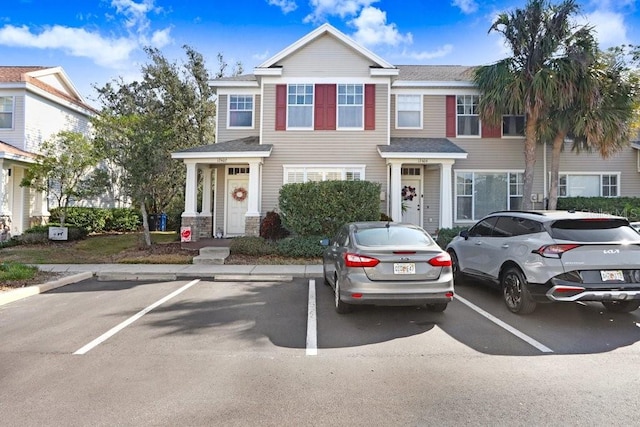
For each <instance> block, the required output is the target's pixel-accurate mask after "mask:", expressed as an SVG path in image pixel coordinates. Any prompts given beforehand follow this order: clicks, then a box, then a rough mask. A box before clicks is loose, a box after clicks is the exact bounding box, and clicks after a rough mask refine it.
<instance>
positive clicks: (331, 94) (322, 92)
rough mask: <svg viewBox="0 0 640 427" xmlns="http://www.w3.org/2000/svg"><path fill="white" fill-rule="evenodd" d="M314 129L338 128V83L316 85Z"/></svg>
mask: <svg viewBox="0 0 640 427" xmlns="http://www.w3.org/2000/svg"><path fill="white" fill-rule="evenodd" d="M314 104H315V105H314V112H313V114H314V120H313V121H314V125H313V127H314V129H315V130H335V129H336V85H320V84H318V85H316V86H315V100H314Z"/></svg>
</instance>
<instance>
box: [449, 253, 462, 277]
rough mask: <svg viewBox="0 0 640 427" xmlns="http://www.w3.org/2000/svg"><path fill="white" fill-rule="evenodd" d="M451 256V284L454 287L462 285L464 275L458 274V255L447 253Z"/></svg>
mask: <svg viewBox="0 0 640 427" xmlns="http://www.w3.org/2000/svg"><path fill="white" fill-rule="evenodd" d="M449 256H451V271H452V272H453V283H454V284H456V285H463V284H464V274H462V273H461V272H460V263H459V262H458V255H456V253H455V252H454V251H449Z"/></svg>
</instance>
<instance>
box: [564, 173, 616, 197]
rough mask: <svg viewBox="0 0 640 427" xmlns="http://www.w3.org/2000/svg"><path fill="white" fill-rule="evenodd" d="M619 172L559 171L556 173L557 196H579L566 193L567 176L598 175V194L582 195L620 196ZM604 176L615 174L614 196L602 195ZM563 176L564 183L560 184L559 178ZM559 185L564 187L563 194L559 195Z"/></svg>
mask: <svg viewBox="0 0 640 427" xmlns="http://www.w3.org/2000/svg"><path fill="white" fill-rule="evenodd" d="M621 175H622V174H621V172H560V173H558V197H562V198H565V197H579V196H571V195H567V193H568V191H569V189H568V188H567V183H566V180H567V179H568V178H569V176H598V177H599V179H600V185H599V194H598V196H583V197H610V198H616V197H620V187H621V183H620V176H621ZM605 176H609V177H611V176H615V177H616V195H615V196H604V195H603V193H604V192H603V189H604V180H603V178H604V177H605ZM563 177H564V178H565V185H561V178H563ZM561 187H564V188H565V195H562V196H561V195H560V194H561Z"/></svg>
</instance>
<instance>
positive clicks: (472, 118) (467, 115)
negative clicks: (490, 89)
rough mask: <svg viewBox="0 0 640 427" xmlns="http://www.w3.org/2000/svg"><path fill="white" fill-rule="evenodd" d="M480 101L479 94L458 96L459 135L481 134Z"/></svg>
mask: <svg viewBox="0 0 640 427" xmlns="http://www.w3.org/2000/svg"><path fill="white" fill-rule="evenodd" d="M479 101H480V96H478V95H458V96H457V97H456V113H457V126H458V136H480V115H479V113H478V102H479Z"/></svg>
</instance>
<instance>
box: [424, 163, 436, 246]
mask: <svg viewBox="0 0 640 427" xmlns="http://www.w3.org/2000/svg"><path fill="white" fill-rule="evenodd" d="M423 171H424V172H423V173H424V182H423V185H424V196H423V200H422V202H421V203H420V211H421V212H422V224H423V226H424V227H423V228H424V229H425V230H427V231H428V232H429V233H431V234H435V233H436V231H437V230H438V224H440V168H433V169H431V168H429V167H425V168H424V170H423Z"/></svg>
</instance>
